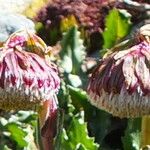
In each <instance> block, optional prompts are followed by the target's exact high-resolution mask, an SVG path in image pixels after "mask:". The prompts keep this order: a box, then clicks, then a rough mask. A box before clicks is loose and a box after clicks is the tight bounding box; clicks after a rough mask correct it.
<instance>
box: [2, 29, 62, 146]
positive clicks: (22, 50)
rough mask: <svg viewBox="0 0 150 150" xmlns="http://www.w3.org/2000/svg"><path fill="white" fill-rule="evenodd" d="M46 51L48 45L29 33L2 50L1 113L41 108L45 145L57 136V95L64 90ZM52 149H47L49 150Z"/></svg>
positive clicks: (18, 34)
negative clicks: (47, 57) (45, 55)
mask: <svg viewBox="0 0 150 150" xmlns="http://www.w3.org/2000/svg"><path fill="white" fill-rule="evenodd" d="M46 49H47V46H46V44H45V43H44V42H43V41H42V40H41V39H40V38H39V37H38V36H36V35H35V34H34V33H30V32H29V31H18V32H16V33H14V34H12V35H11V36H10V37H9V39H8V40H7V41H6V43H5V44H4V47H2V48H1V49H0V109H3V110H28V109H31V108H33V107H35V106H39V107H38V108H39V110H38V113H39V121H40V126H41V135H42V137H43V139H42V140H43V145H44V144H45V142H46V143H48V141H49V140H52V138H53V136H55V133H56V121H57V111H58V102H57V97H56V94H57V93H58V90H59V87H60V78H59V76H58V70H57V67H56V65H54V64H53V63H52V62H50V61H49V62H47V61H46V59H44V53H45V51H46ZM36 53H37V54H38V55H37V54H36ZM45 146H46V147H45ZM50 146H52V145H49V144H48V145H44V147H45V148H48V149H49V147H50Z"/></svg>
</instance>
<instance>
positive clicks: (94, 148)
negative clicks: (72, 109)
mask: <svg viewBox="0 0 150 150" xmlns="http://www.w3.org/2000/svg"><path fill="white" fill-rule="evenodd" d="M79 144H82V146H80V145H79ZM66 149H70V150H73V149H76V150H79V149H80V150H86V149H87V150H98V145H97V144H96V143H94V139H93V138H91V137H89V136H88V132H87V124H86V123H84V121H83V119H82V118H77V117H73V118H72V121H71V124H70V126H69V129H68V130H67V132H66V135H65V133H64V136H63V142H62V150H66Z"/></svg>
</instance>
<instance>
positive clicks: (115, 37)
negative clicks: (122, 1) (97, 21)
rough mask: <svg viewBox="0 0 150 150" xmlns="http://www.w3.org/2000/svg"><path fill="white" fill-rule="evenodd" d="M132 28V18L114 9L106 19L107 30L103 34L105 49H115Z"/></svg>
mask: <svg viewBox="0 0 150 150" xmlns="http://www.w3.org/2000/svg"><path fill="white" fill-rule="evenodd" d="M130 28H131V23H130V17H129V16H127V15H126V14H125V13H122V12H120V11H119V10H118V9H116V8H114V9H112V10H110V12H109V14H108V16H107V17H106V22H105V30H104V32H103V39H104V45H103V49H107V48H111V47H113V46H114V45H115V44H116V43H117V42H119V40H120V39H121V38H123V37H125V36H126V35H127V34H128V33H129V31H130Z"/></svg>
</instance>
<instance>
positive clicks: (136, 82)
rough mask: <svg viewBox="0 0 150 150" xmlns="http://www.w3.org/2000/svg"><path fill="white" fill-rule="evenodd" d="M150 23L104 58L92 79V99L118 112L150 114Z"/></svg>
mask: <svg viewBox="0 0 150 150" xmlns="http://www.w3.org/2000/svg"><path fill="white" fill-rule="evenodd" d="M149 27H150V25H145V26H143V27H142V28H141V29H140V32H139V34H137V36H136V37H135V39H134V42H132V44H130V45H129V46H128V47H125V49H123V50H122V49H119V51H118V50H117V51H115V52H113V53H111V54H109V55H108V56H107V57H106V58H103V59H102V60H101V61H100V63H99V64H98V66H97V67H96V69H95V70H94V72H93V73H92V76H91V78H90V81H89V85H88V93H89V95H90V102H91V103H92V104H94V105H95V106H97V107H98V108H101V109H103V110H105V111H107V112H109V113H111V114H113V115H114V116H119V117H139V116H142V115H148V114H150V63H149V62H150V38H149V35H150V32H149Z"/></svg>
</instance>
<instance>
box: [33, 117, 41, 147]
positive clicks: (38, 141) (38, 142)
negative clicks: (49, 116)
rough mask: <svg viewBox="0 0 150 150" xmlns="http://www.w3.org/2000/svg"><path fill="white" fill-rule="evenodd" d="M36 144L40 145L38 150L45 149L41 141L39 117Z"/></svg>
mask: <svg viewBox="0 0 150 150" xmlns="http://www.w3.org/2000/svg"><path fill="white" fill-rule="evenodd" d="M35 134H36V144H37V147H38V150H43V145H42V141H41V134H40V125H39V119H37V125H36V133H35Z"/></svg>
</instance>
